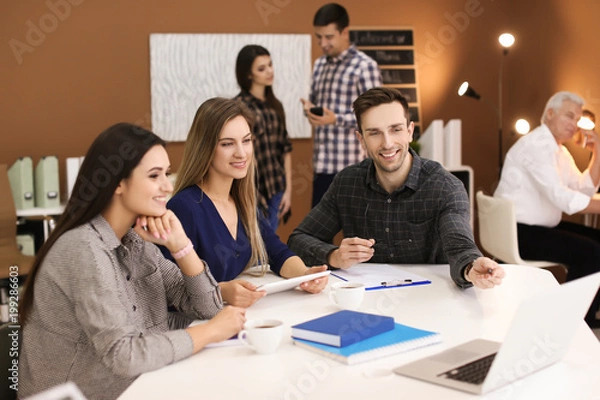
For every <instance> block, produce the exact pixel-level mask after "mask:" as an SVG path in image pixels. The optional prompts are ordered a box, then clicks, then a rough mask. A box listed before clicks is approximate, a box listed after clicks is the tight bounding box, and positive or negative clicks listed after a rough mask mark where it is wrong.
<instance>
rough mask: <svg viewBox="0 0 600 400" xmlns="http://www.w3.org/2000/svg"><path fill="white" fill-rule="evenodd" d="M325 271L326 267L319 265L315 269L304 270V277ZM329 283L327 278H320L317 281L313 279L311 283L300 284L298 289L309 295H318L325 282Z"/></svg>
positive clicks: (325, 284)
mask: <svg viewBox="0 0 600 400" xmlns="http://www.w3.org/2000/svg"><path fill="white" fill-rule="evenodd" d="M323 271H327V265H319V266H316V267H311V268H308V269H307V270H306V273H305V274H304V275H310V274H316V273H318V272H323ZM328 281H329V277H327V276H322V277H320V278H317V279H313V280H312V281H307V282H302V283H301V284H300V288H301V289H302V290H304V291H306V292H309V293H320V292H322V291H323V289H325V286H327V282H328Z"/></svg>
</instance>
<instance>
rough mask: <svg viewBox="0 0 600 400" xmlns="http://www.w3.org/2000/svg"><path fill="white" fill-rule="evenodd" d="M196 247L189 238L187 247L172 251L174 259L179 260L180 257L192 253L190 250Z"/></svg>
mask: <svg viewBox="0 0 600 400" xmlns="http://www.w3.org/2000/svg"><path fill="white" fill-rule="evenodd" d="M193 249H194V245H193V244H192V241H191V240H190V239H188V243H187V244H186V245H185V247H184V248H183V249H181V250H179V251H178V252H176V253H171V255H172V256H173V258H174V259H176V260H179V259H180V258H183V257H185V256H187V255H188V254H190V252H191V251H192V250H193Z"/></svg>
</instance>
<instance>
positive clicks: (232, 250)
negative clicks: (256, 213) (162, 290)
mask: <svg viewBox="0 0 600 400" xmlns="http://www.w3.org/2000/svg"><path fill="white" fill-rule="evenodd" d="M167 208H169V209H170V210H172V211H173V212H174V213H175V215H176V216H177V218H179V221H181V224H182V225H183V229H184V230H185V232H186V233H187V235H188V237H189V238H190V240H191V241H192V243H193V245H194V249H195V250H196V253H197V254H198V257H200V258H201V259H203V260H204V261H206V263H207V264H208V266H209V268H210V272H211V273H212V275H213V276H214V277H215V279H216V280H217V281H218V282H223V281H230V280H232V279H235V278H236V277H237V276H238V275H239V274H240V273H241V272H242V271H244V268H245V267H246V264H248V261H249V260H250V256H251V248H250V241H249V240H248V236H247V235H246V230H245V229H244V225H243V224H242V222H241V221H240V219H239V218H238V228H237V238H233V237H232V236H231V233H230V232H229V229H227V226H226V225H225V222H224V221H223V219H222V218H221V216H220V215H219V212H218V211H217V208H216V207H215V205H214V204H213V202H212V201H211V199H210V198H209V197H208V196H207V195H206V194H204V192H203V191H202V189H200V188H199V187H198V186H197V185H193V186H189V187H187V188H185V189H183V190H182V191H181V192H179V193H177V194H176V195H175V196H173V198H172V199H171V200H169V202H168V203H167ZM259 227H260V232H261V235H262V238H263V241H264V242H265V247H266V249H267V254H268V257H269V264H270V266H271V270H272V271H273V272H275V273H276V274H278V275H279V271H280V270H281V266H282V265H283V263H284V262H285V260H287V259H288V258H290V257H292V256H294V255H295V254H294V253H293V252H292V251H291V250H290V249H289V248H288V247H287V245H285V244H284V243H283V242H282V241H281V240H280V239H279V236H277V234H276V233H275V232H274V231H273V229H272V228H271V226H270V225H269V223H268V221H266V220H265V219H264V218H262V217H259ZM161 251H162V252H163V254H164V255H165V257H167V258H168V259H170V260H173V257H172V256H171V253H169V250H167V249H166V248H165V247H162V246H161Z"/></svg>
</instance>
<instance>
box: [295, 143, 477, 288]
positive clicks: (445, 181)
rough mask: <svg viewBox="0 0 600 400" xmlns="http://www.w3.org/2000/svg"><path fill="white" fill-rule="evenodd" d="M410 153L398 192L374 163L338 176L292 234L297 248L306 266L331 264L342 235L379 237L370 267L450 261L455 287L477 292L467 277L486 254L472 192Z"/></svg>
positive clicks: (349, 169) (353, 168) (364, 164)
mask: <svg viewBox="0 0 600 400" xmlns="http://www.w3.org/2000/svg"><path fill="white" fill-rule="evenodd" d="M411 154H412V155H413V164H412V167H411V170H410V173H409V175H408V177H407V179H406V181H405V182H404V184H403V185H402V186H400V187H399V188H398V189H396V190H394V191H393V192H392V193H388V192H386V191H385V190H384V189H383V188H382V187H381V186H379V184H378V183H377V178H376V175H375V167H374V166H373V161H372V160H371V159H366V160H364V161H363V162H361V163H360V164H356V165H352V166H350V167H348V168H346V169H344V170H343V171H341V172H340V173H338V174H337V175H336V177H335V179H334V180H333V183H332V184H331V186H330V187H329V190H328V191H327V192H326V193H325V196H323V199H322V200H321V202H319V204H317V205H316V206H315V207H314V208H313V209H312V210H311V211H310V213H309V214H308V215H307V216H306V218H304V220H303V221H302V222H301V223H300V225H299V226H298V227H297V228H296V229H295V230H294V232H292V234H291V236H290V238H289V241H288V245H289V246H290V249H291V250H292V251H293V252H294V253H296V254H297V255H298V256H300V257H301V258H302V260H303V261H304V262H305V263H306V265H319V264H323V263H326V262H327V257H328V255H329V254H330V253H331V252H332V251H333V250H335V249H336V248H337V246H335V245H333V244H331V243H332V240H333V238H334V237H335V235H337V233H338V232H339V231H340V230H341V231H342V232H343V233H344V237H360V238H363V239H375V246H374V249H375V253H374V255H373V257H372V258H371V260H369V262H372V263H390V264H446V263H448V264H450V275H451V277H452V279H453V280H454V282H455V283H456V284H457V285H458V286H460V287H469V286H471V283H469V282H467V281H466V280H465V279H464V278H463V275H462V272H463V270H464V268H465V267H466V266H467V265H468V264H469V263H470V262H472V261H474V260H475V259H477V258H479V257H481V252H480V251H479V249H478V248H477V246H476V245H475V241H474V239H473V233H472V231H471V224H470V222H469V221H470V219H469V216H470V207H469V198H468V196H467V193H466V191H465V187H464V185H463V184H462V182H461V181H460V180H458V178H456V177H455V176H454V175H452V174H451V173H450V172H448V171H446V170H445V169H444V168H443V167H442V166H441V165H440V164H439V163H437V162H435V161H431V160H427V159H424V158H420V157H419V156H418V155H416V153H414V152H413V151H412V150H411Z"/></svg>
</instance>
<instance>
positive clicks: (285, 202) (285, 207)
mask: <svg viewBox="0 0 600 400" xmlns="http://www.w3.org/2000/svg"><path fill="white" fill-rule="evenodd" d="M290 186H291V185H290V184H289V183H288V187H287V188H286V189H285V192H283V196H282V197H281V203H280V204H279V212H278V213H277V218H279V220H280V221H281V220H282V219H283V216H284V215H285V214H286V213H287V212H288V211H289V210H290V208H291V207H292V190H291V189H290Z"/></svg>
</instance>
